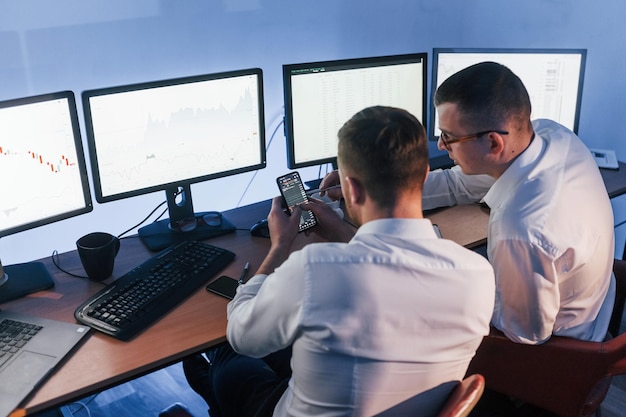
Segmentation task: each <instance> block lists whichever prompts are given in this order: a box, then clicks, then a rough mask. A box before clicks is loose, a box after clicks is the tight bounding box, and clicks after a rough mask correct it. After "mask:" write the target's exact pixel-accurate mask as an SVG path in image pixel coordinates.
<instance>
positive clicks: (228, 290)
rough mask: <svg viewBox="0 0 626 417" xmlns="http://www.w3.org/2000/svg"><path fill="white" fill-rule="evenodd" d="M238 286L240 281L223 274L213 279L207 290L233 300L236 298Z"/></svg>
mask: <svg viewBox="0 0 626 417" xmlns="http://www.w3.org/2000/svg"><path fill="white" fill-rule="evenodd" d="M238 286H239V283H238V282H237V280H236V279H234V278H231V277H228V276H226V275H222V276H221V277H219V278H218V279H216V280H215V281H211V282H210V283H209V285H207V286H206V290H207V291H210V292H212V293H214V294H217V295H221V296H222V297H225V298H228V299H229V300H232V299H233V298H235V293H236V292H237V287H238Z"/></svg>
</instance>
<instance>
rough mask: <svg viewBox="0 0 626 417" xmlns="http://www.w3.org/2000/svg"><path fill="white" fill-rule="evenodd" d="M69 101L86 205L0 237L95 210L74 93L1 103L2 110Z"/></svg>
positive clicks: (5, 232)
mask: <svg viewBox="0 0 626 417" xmlns="http://www.w3.org/2000/svg"><path fill="white" fill-rule="evenodd" d="M54 100H67V105H68V107H69V116H70V122H71V125H72V133H73V136H74V147H75V150H76V164H77V166H78V170H79V174H80V181H81V188H82V191H83V201H84V205H83V207H81V208H78V209H75V210H70V211H66V212H63V213H59V214H55V215H52V216H48V217H45V218H41V219H39V220H35V221H31V222H28V223H24V224H21V225H18V226H14V227H10V228H7V229H3V230H0V237H4V236H9V235H12V234H15V233H19V232H23V231H26V230H30V229H35V228H37V227H41V226H45V225H48V224H51V223H55V222H58V221H61V220H66V219H69V218H72V217H75V216H79V215H81V214H85V213H89V212H91V211H92V210H93V201H92V199H91V189H90V187H89V177H88V175H87V164H86V162H85V152H84V148H83V141H82V136H81V133H80V124H79V121H78V110H77V107H76V98H75V95H74V92H73V91H69V90H65V91H58V92H53V93H46V94H39V95H34V96H28V97H21V98H15V99H10V100H4V101H0V108H8V107H17V106H21V105H28V104H35V103H43V102H46V101H54Z"/></svg>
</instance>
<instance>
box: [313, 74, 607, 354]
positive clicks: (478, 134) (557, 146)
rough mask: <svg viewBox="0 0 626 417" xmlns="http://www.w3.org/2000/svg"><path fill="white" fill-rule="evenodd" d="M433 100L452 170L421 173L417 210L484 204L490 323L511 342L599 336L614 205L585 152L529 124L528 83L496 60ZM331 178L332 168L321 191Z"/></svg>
mask: <svg viewBox="0 0 626 417" xmlns="http://www.w3.org/2000/svg"><path fill="white" fill-rule="evenodd" d="M434 104H435V106H436V108H437V112H438V115H439V127H440V129H441V135H440V137H439V142H438V146H439V149H441V150H447V151H448V154H449V156H450V158H451V159H452V160H454V162H455V164H456V166H455V167H453V168H451V169H446V170H435V171H432V172H431V173H430V174H429V176H428V179H427V181H426V184H425V185H424V192H423V201H422V202H423V208H424V209H425V210H427V209H432V208H436V207H444V206H451V205H456V204H469V203H477V202H483V203H486V204H487V205H488V206H489V207H490V209H491V213H490V216H489V228H488V231H487V256H488V258H489V261H490V262H491V264H492V265H493V267H494V270H495V273H496V306H495V310H494V315H493V319H492V324H493V325H494V326H495V327H496V328H497V329H499V330H500V331H502V332H503V333H504V334H506V336H507V337H508V338H510V339H511V340H513V341H515V342H519V343H528V344H538V343H542V342H545V341H546V340H548V339H549V338H550V336H552V335H558V336H567V337H572V338H576V339H581V340H592V341H601V340H603V339H604V338H605V337H606V332H607V328H608V324H609V320H610V317H611V312H612V309H613V304H614V300H615V281H614V278H613V275H612V266H613V258H614V231H613V211H612V209H611V204H610V201H609V197H608V195H607V192H606V188H605V186H604V182H603V181H602V177H601V175H600V172H599V170H598V167H597V166H596V164H595V162H594V160H593V158H592V156H591V153H590V152H589V150H588V149H587V148H586V147H585V145H584V144H583V143H582V142H581V140H580V139H579V138H578V137H577V136H576V135H575V134H574V133H573V132H571V131H570V130H568V129H566V128H565V127H563V126H561V125H559V124H557V123H555V122H553V121H550V120H536V121H534V122H531V120H530V113H531V106H530V99H529V97H528V92H527V91H526V88H525V87H524V85H523V84H522V81H521V80H520V79H519V78H518V77H517V76H516V75H515V74H513V73H512V72H511V71H510V70H509V69H508V68H506V67H505V66H503V65H500V64H496V63H493V62H483V63H480V64H476V65H473V66H471V67H469V68H466V69H464V70H461V71H459V72H458V73H456V74H454V75H452V76H451V77H450V78H448V79H447V80H445V81H444V82H443V83H442V84H441V85H440V86H439V88H438V89H437V91H436V93H435V97H434ZM336 182H338V180H337V173H336V172H333V173H331V174H329V175H328V176H327V177H326V178H324V181H322V184H321V188H325V187H328V186H330V185H333V184H334V183H336ZM329 194H331V193H329ZM331 197H332V198H338V197H339V196H337V195H336V194H335V195H332V194H331Z"/></svg>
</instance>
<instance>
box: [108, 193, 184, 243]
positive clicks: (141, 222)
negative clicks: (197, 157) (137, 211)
mask: <svg viewBox="0 0 626 417" xmlns="http://www.w3.org/2000/svg"><path fill="white" fill-rule="evenodd" d="M180 193H182V190H179V191H178V192H176V194H174V198H176V197H178V196H179V195H180ZM166 203H167V200H166V201H163V202H161V203H160V204H159V205H157V206H156V207H155V208H154V209H153V210H152V211H151V212H150V213H149V214H148V215H147V216H146V217H145V218H144V219H143V220H142V221H140V222H139V223H137V224H136V225H134V226H133V227H131V228H129V229H128V230H125V231H124V232H122V233H120V234H119V235H117V238H118V239H122V237H123V236H124V235H125V234H126V233H128V232H130V231H131V230H133V229H135V228H137V227H139V226H141V225H142V224H144V223H145V222H146V221H147V220H148V219H149V218H150V216H152V215H153V214H154V213H155V212H156V211H157V210H158V209H159V207H161V206H162V205H163V204H166ZM167 210H168V209H167V208H166V209H165V210H163V212H162V213H161V214H159V215H158V216H157V218H156V219H154V222H157V221H159V219H160V218H161V217H163V215H164V214H165V213H167Z"/></svg>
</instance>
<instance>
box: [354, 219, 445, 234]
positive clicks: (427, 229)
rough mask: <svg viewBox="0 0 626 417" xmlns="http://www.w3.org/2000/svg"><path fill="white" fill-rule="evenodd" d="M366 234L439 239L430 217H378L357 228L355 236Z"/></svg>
mask: <svg viewBox="0 0 626 417" xmlns="http://www.w3.org/2000/svg"><path fill="white" fill-rule="evenodd" d="M365 234H385V235H393V236H395V237H400V238H407V239H415V238H416V237H417V236H419V237H421V238H433V239H437V234H436V233H435V230H434V229H433V224H432V223H431V221H430V220H428V219H378V220H372V221H369V222H367V223H365V224H363V225H361V227H359V229H358V230H357V232H356V234H355V236H354V237H355V238H358V237H359V236H362V235H365Z"/></svg>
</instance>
